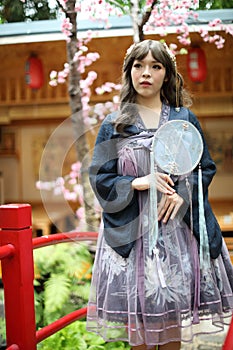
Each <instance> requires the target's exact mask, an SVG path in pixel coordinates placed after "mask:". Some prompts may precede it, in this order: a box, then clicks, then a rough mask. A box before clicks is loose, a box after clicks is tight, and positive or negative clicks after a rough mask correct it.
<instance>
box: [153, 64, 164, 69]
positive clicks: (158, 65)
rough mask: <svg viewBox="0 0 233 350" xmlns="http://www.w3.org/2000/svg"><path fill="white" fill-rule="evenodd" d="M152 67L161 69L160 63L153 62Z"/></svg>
mask: <svg viewBox="0 0 233 350" xmlns="http://www.w3.org/2000/svg"><path fill="white" fill-rule="evenodd" d="M153 68H154V69H161V68H162V67H161V66H160V64H154V65H153Z"/></svg>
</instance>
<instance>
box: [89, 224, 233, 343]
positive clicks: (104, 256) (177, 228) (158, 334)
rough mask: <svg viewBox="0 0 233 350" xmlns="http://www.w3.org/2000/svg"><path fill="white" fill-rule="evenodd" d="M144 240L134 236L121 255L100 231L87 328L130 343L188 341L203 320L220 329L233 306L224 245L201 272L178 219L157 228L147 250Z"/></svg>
mask: <svg viewBox="0 0 233 350" xmlns="http://www.w3.org/2000/svg"><path fill="white" fill-rule="evenodd" d="M147 238H148V237H147V235H146V234H145V235H143V236H142V237H141V238H140V239H138V241H137V242H136V244H135V246H134V248H133V249H132V251H131V253H130V256H129V258H127V259H124V258H122V257H121V256H119V255H118V254H117V253H116V252H115V251H114V250H113V249H112V248H110V247H109V246H108V245H107V244H106V242H105V240H104V237H103V235H102V232H101V233H100V237H99V241H98V245H97V252H96V259H95V265H94V268H93V278H92V286H91V291H90V299H89V305H88V315H87V329H88V330H90V331H92V332H96V333H98V334H100V335H101V336H102V337H103V338H104V339H105V340H107V341H117V340H125V341H128V342H129V343H130V344H131V345H140V344H143V343H145V344H147V345H153V344H163V343H167V342H170V341H186V342H189V341H191V340H192V338H193V336H194V335H195V334H198V333H203V330H202V328H201V324H202V322H201V321H204V320H211V322H208V329H205V331H204V332H205V333H206V332H208V333H216V332H218V331H221V330H223V327H224V324H229V323H230V320H231V315H232V309H233V295H232V290H233V268H232V264H231V261H230V258H229V253H228V251H227V248H226V246H225V243H224V242H223V248H222V253H221V255H220V256H219V257H218V258H217V259H216V260H212V261H211V268H210V269H208V270H206V271H201V270H200V267H199V257H198V247H197V243H196V240H195V238H194V237H193V236H192V235H191V233H190V230H189V229H188V228H187V227H186V225H185V224H183V222H178V221H174V222H172V224H171V225H162V226H161V227H160V230H159V240H158V243H157V249H155V250H154V251H153V253H152V254H149V249H148V239H147ZM184 330H185V331H184Z"/></svg>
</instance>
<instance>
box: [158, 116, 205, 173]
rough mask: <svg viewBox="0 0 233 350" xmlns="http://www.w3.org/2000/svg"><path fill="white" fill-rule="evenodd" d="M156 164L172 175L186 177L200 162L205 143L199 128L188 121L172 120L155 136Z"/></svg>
mask: <svg viewBox="0 0 233 350" xmlns="http://www.w3.org/2000/svg"><path fill="white" fill-rule="evenodd" d="M152 152H153V155H154V161H155V164H156V165H157V166H158V167H160V168H161V169H162V170H164V171H165V172H167V173H168V174H172V175H184V174H188V173H189V172H190V171H192V170H193V169H194V168H195V167H196V166H197V165H198V163H199V162H200V159H201V156H202V152H203V141H202V138H201V135H200V133H199V131H198V130H197V128H196V127H195V126H194V125H193V124H191V123H190V122H188V121H186V120H171V121H168V122H167V123H165V124H164V125H163V126H161V127H160V128H159V129H158V130H157V131H156V133H155V135H154V140H153V145H152Z"/></svg>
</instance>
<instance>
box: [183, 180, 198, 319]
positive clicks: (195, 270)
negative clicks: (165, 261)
mask: <svg viewBox="0 0 233 350" xmlns="http://www.w3.org/2000/svg"><path fill="white" fill-rule="evenodd" d="M185 182H186V187H187V190H188V196H189V207H190V230H191V234H192V237H191V240H192V241H191V244H192V252H193V256H194V284H195V289H194V303H193V323H194V324H198V323H199V315H198V307H199V306H200V266H199V261H198V252H197V251H196V244H195V243H196V242H195V240H194V236H193V203H192V191H191V186H190V183H189V180H188V177H187V176H186V178H185Z"/></svg>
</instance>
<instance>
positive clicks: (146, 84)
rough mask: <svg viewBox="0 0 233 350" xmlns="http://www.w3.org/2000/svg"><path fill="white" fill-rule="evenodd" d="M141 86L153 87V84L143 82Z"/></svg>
mask: <svg viewBox="0 0 233 350" xmlns="http://www.w3.org/2000/svg"><path fill="white" fill-rule="evenodd" d="M140 85H142V86H151V85H152V84H151V83H150V82H149V81H142V82H141V83H140Z"/></svg>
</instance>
